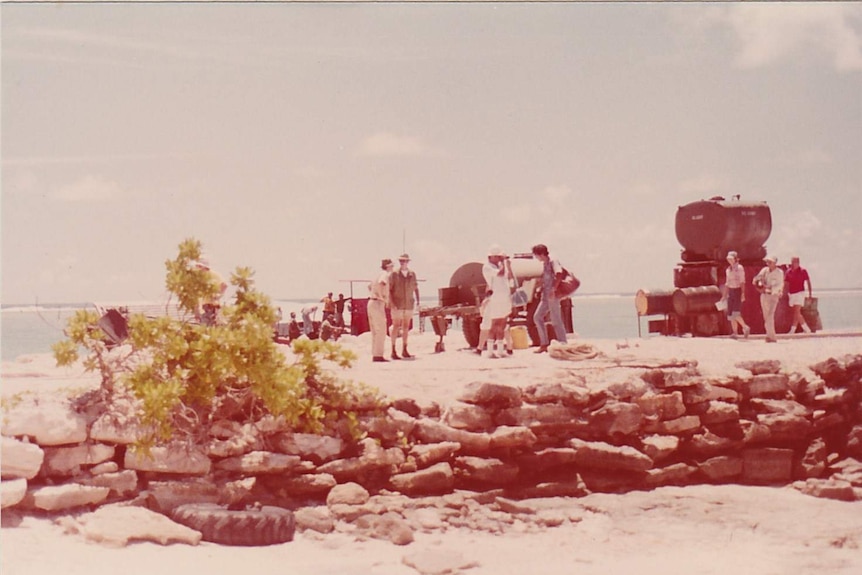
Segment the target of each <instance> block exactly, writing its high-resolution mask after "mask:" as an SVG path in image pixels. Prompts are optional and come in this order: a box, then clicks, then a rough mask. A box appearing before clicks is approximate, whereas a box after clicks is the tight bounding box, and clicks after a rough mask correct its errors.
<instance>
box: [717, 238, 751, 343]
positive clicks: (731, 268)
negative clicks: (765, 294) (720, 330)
mask: <svg viewBox="0 0 862 575" xmlns="http://www.w3.org/2000/svg"><path fill="white" fill-rule="evenodd" d="M727 264H728V265H727V271H725V274H724V275H725V282H724V286H722V291H723V292H724V294H723V295H724V299H725V301H726V302H727V319H728V320H729V321H730V329H731V332H732V333H731V335H730V337H732V338H734V339H736V337H737V336H738V335H739V331H738V328H739V329H742V333H743V335H744V336H745V337H746V338H747V337H748V334H749V333H751V328H749V327H748V325H747V324H746V323H745V320H744V319H742V302H744V301H745V268H744V267H742V266H741V265H740V264H739V256H738V255H737V253H736V252H733V251H730V252H727ZM737 326H738V328H737Z"/></svg>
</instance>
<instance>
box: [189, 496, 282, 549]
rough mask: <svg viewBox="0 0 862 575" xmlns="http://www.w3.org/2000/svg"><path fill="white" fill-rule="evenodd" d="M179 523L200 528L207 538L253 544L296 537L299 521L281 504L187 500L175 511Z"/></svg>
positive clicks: (224, 542)
mask: <svg viewBox="0 0 862 575" xmlns="http://www.w3.org/2000/svg"><path fill="white" fill-rule="evenodd" d="M173 519H174V521H176V522H177V523H180V524H182V525H185V526H186V527H190V528H191V529H194V530H195V531H200V532H201V534H202V535H203V540H204V541H209V542H211V543H218V544H220V545H235V546H244V547H254V546H262V545H277V544H279V543H286V542H288V541H292V540H293V534H294V533H295V532H296V520H295V519H294V516H293V512H292V511H290V510H289V509H284V508H282V507H270V506H264V507H261V508H259V509H245V510H236V511H235V510H231V509H227V508H225V507H223V506H221V505H215V504H213V503H188V504H185V505H180V506H179V507H177V508H176V509H174V511H173Z"/></svg>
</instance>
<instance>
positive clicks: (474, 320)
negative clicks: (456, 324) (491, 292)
mask: <svg viewBox="0 0 862 575" xmlns="http://www.w3.org/2000/svg"><path fill="white" fill-rule="evenodd" d="M481 323H482V318H481V317H479V316H478V315H465V316H464V317H463V318H461V331H463V332H464V339H466V340H467V345H469V346H470V347H476V346H477V345H479V325H480V324H481Z"/></svg>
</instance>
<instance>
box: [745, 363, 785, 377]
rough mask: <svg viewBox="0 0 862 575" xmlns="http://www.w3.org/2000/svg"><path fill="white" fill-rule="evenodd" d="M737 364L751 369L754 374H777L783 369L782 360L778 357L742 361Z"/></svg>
mask: <svg viewBox="0 0 862 575" xmlns="http://www.w3.org/2000/svg"><path fill="white" fill-rule="evenodd" d="M735 365H736V367H738V368H740V369H746V370H748V371H750V372H751V374H752V375H763V374H775V373H778V372H780V371H781V362H780V361H778V360H777V359H758V360H750V361H741V362H739V363H737V364H735Z"/></svg>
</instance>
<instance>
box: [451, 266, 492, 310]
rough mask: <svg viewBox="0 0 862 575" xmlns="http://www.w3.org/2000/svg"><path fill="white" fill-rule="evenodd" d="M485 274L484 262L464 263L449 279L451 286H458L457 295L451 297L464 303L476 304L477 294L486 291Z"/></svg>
mask: <svg viewBox="0 0 862 575" xmlns="http://www.w3.org/2000/svg"><path fill="white" fill-rule="evenodd" d="M485 285H486V284H485V276H483V275H482V264H481V263H479V262H468V263H466V264H463V265H462V266H461V267H459V268H458V269H457V270H455V273H453V274H452V278H451V279H450V280H449V287H450V288H457V290H458V293H457V296H455V295H454V294H452V295H450V296H449V297H450V298H452V299H451V301H456V300H457V302H458V303H461V304H464V305H476V304H477V303H478V302H477V301H476V300H477V296H480V295H482V294H484V293H485Z"/></svg>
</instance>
